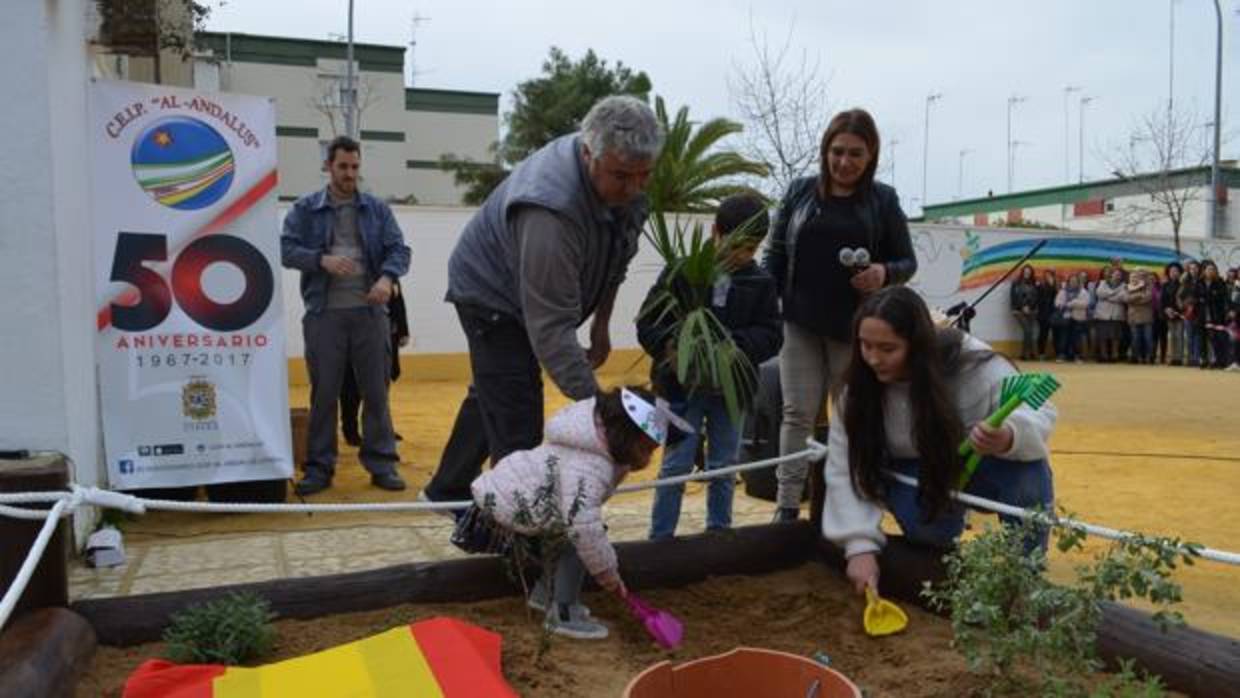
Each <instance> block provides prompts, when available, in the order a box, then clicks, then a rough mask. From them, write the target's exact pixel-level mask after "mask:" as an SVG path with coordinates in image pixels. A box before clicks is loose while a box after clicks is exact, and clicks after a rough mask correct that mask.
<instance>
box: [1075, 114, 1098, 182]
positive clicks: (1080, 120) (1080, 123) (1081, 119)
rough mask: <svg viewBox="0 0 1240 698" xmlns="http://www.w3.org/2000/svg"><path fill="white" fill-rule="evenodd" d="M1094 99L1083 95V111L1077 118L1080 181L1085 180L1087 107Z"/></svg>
mask: <svg viewBox="0 0 1240 698" xmlns="http://www.w3.org/2000/svg"><path fill="white" fill-rule="evenodd" d="M1092 101H1094V98H1093V97H1086V96H1082V97H1081V112H1080V115H1079V116H1078V117H1077V120H1076V122H1077V127H1078V128H1079V129H1080V130H1079V133H1078V135H1077V146H1076V147H1077V153H1076V160H1077V163H1076V164H1077V166H1078V167H1079V168H1080V169H1079V170H1078V171H1077V172H1078V174H1077V181H1078V182H1084V181H1085V107H1086V106H1088V105H1089V103H1090V102H1092Z"/></svg>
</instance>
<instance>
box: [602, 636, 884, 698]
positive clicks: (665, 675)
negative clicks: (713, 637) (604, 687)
mask: <svg viewBox="0 0 1240 698" xmlns="http://www.w3.org/2000/svg"><path fill="white" fill-rule="evenodd" d="M752 696H789V697H790V698H861V689H859V688H857V685H856V684H854V683H853V682H852V681H849V680H848V679H847V678H845V677H844V675H843V674H841V673H839V672H838V671H836V670H834V669H831V668H828V667H825V666H822V665H821V664H819V663H818V662H815V661H814V660H812V659H809V658H806V657H800V656H797V655H795V654H789V653H787V652H776V651H775V650H764V649H758V648H756V647H738V648H736V649H734V650H732V651H731V652H727V653H724V654H718V655H715V656H712V657H703V658H701V659H695V660H693V661H689V662H685V663H684V664H681V665H679V666H672V663H671V662H667V661H663V662H659V663H658V664H655V665H653V666H651V667H650V668H648V669H646V670H645V671H643V672H642V673H640V674H638V675H637V677H636V678H634V679H633V680H632V681H630V682H629V685H628V687H627V688H625V689H624V698H673V697H675V698H733V697H735V698H752Z"/></svg>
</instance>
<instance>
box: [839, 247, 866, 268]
mask: <svg viewBox="0 0 1240 698" xmlns="http://www.w3.org/2000/svg"><path fill="white" fill-rule="evenodd" d="M867 254H868V253H867ZM856 263H857V253H856V251H854V250H853V248H851V247H845V248H842V249H841V250H840V265H841V266H843V267H844V268H845V269H851V268H852V266H853V265H854V264H856Z"/></svg>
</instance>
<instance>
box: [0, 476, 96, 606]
mask: <svg viewBox="0 0 1240 698" xmlns="http://www.w3.org/2000/svg"><path fill="white" fill-rule="evenodd" d="M76 504H77V503H76V501H75V500H74V499H73V498H71V497H65V498H64V499H61V500H60V501H59V502H56V503H55V504H53V505H52V508H51V509H49V510H48V511H46V512H36V513H38V514H41V515H42V517H46V518H45V520H44V522H43V528H40V529H39V535H38V536H36V537H35V539H34V545H32V546H30V552H29V553H27V554H26V559H25V560H24V561H23V562H22V566H21V569H19V570H18V571H17V576H16V577H14V578H13V583H12V584H10V585H9V588H8V590H7V591H5V592H4V598H3V599H0V628H3V627H4V626H5V624H7V623H8V622H9V616H10V615H11V614H12V613H13V608H14V607H15V606H17V600H18V599H20V598H21V597H22V594H24V593H26V585H27V584H29V583H30V577H31V576H32V575H33V574H34V568H35V567H36V566H38V564H39V560H41V559H43V551H44V550H46V549H47V544H48V541H50V540H51V539H52V534H53V533H55V532H56V526H57V525H58V524H59V523H60V517H61V516H63V515H64V514H65V513H66V512H67V511H70V510H72V508H73V507H75V506H76Z"/></svg>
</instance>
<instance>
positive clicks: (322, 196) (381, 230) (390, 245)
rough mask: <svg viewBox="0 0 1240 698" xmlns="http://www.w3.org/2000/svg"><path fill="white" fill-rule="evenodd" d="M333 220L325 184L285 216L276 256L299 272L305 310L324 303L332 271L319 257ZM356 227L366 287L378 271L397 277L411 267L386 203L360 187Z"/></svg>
mask: <svg viewBox="0 0 1240 698" xmlns="http://www.w3.org/2000/svg"><path fill="white" fill-rule="evenodd" d="M335 222H336V211H335V209H334V208H332V205H331V201H330V200H329V198H328V195H327V188H326V187H324V188H323V189H321V190H319V191H317V192H314V193H312V194H306V195H305V196H303V197H301V198H300V199H298V200H297V202H296V203H294V204H293V207H292V208H290V209H289V211H288V214H287V215H285V217H284V232H283V233H282V234H281V235H280V260H281V262H282V263H283V264H284V266H286V267H288V268H289V269H297V270H299V271H301V298H302V300H303V301H304V302H305V304H306V312H307V313H308V314H317V313H321V312H323V307H324V306H325V305H326V303H327V285H328V281H329V280H330V278H331V275H330V274H328V273H327V272H326V271H325V270H324V269H323V267H321V266H320V265H319V261H320V260H321V259H322V258H323V255H325V254H328V253H329V252H330V251H331V247H332V240H333V232H334V231H333V229H332V227H333V226H334V225H335ZM357 229H358V233H359V234H360V235H361V238H362V252H363V253H364V254H365V256H366V283H367V285H368V286H369V285H371V284H374V283H375V282H376V281H378V280H379V277H380V276H387V277H389V278H391V279H392V280H393V281H397V280H399V279H400V277H402V276H404V275H405V273H406V272H408V271H409V246H408V245H406V244H405V236H404V235H403V234H402V233H401V231H400V226H399V225H397V224H396V217H395V216H393V215H392V209H391V208H389V207H388V205H387V204H385V203H383V202H382V201H380V200H379V199H377V198H375V197H373V196H371V195H370V194H366V193H363V192H358V193H357Z"/></svg>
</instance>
